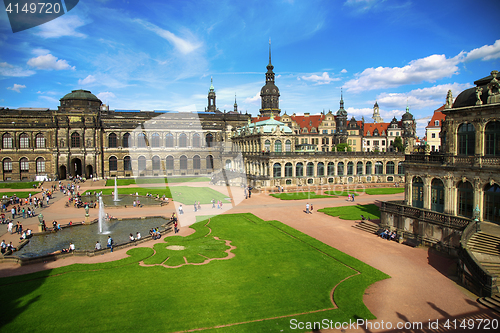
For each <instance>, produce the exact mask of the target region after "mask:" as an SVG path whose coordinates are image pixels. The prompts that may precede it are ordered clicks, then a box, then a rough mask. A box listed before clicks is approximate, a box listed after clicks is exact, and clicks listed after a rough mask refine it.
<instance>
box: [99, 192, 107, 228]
mask: <svg viewBox="0 0 500 333" xmlns="http://www.w3.org/2000/svg"><path fill="white" fill-rule="evenodd" d="M98 223H99V233H100V234H101V235H106V234H109V231H108V228H107V224H106V215H105V213H104V203H103V202H102V195H100V196H99V222H98Z"/></svg>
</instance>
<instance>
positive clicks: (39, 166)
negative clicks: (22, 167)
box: [36, 157, 45, 174]
mask: <svg viewBox="0 0 500 333" xmlns="http://www.w3.org/2000/svg"><path fill="white" fill-rule="evenodd" d="M43 172H45V160H44V159H43V157H39V158H37V159H36V173H37V174H40V173H43Z"/></svg>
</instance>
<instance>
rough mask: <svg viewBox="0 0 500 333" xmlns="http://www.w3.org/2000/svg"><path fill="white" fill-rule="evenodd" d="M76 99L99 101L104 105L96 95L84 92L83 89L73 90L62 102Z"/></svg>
mask: <svg viewBox="0 0 500 333" xmlns="http://www.w3.org/2000/svg"><path fill="white" fill-rule="evenodd" d="M75 99H79V100H86V101H97V102H101V103H102V101H101V100H100V99H99V98H97V96H96V95H94V94H93V93H91V92H90V91H88V90H83V89H78V90H73V91H72V92H70V93H69V94H66V95H65V96H64V97H63V98H61V99H60V100H61V101H62V100H75Z"/></svg>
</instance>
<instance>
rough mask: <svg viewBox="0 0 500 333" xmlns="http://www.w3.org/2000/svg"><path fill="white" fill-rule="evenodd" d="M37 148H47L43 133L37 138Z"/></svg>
mask: <svg viewBox="0 0 500 333" xmlns="http://www.w3.org/2000/svg"><path fill="white" fill-rule="evenodd" d="M35 147H36V148H45V137H44V136H43V134H42V133H38V134H37V135H36V137H35Z"/></svg>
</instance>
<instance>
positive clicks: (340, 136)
mask: <svg viewBox="0 0 500 333" xmlns="http://www.w3.org/2000/svg"><path fill="white" fill-rule="evenodd" d="M335 123H336V130H335V143H336V144H339V143H347V111H346V110H345V109H344V96H343V93H342V90H341V91H340V108H339V110H338V111H337V116H336V117H335Z"/></svg>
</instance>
